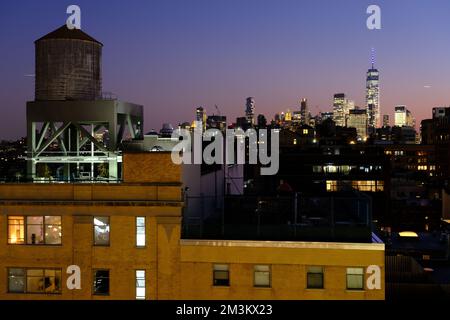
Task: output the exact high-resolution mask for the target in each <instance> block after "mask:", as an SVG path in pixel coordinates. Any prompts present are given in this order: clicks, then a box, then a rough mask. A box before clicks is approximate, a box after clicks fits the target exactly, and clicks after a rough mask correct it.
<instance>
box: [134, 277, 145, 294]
mask: <svg viewBox="0 0 450 320" xmlns="http://www.w3.org/2000/svg"><path fill="white" fill-rule="evenodd" d="M136 300H145V270H136Z"/></svg>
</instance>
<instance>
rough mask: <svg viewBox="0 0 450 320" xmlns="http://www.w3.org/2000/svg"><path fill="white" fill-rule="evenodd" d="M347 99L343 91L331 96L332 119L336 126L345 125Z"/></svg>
mask: <svg viewBox="0 0 450 320" xmlns="http://www.w3.org/2000/svg"><path fill="white" fill-rule="evenodd" d="M348 111H349V110H348V107H347V99H346V98H345V94H344V93H336V94H335V95H334V98H333V121H334V122H335V123H336V125H337V126H341V127H345V120H346V117H347V115H348Z"/></svg>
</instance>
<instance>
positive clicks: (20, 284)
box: [8, 268, 61, 294]
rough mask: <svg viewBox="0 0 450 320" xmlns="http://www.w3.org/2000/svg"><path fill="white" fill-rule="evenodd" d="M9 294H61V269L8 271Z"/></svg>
mask: <svg viewBox="0 0 450 320" xmlns="http://www.w3.org/2000/svg"><path fill="white" fill-rule="evenodd" d="M8 292H11V293H47V294H57V293H61V269H24V268H10V269H8Z"/></svg>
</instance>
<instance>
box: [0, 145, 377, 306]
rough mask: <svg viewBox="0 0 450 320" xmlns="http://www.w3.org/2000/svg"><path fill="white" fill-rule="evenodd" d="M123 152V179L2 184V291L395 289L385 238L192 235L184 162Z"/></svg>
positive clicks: (180, 294) (311, 292)
mask: <svg viewBox="0 0 450 320" xmlns="http://www.w3.org/2000/svg"><path fill="white" fill-rule="evenodd" d="M123 157H124V159H123V160H124V165H123V181H122V182H121V183H115V184H105V183H97V184H96V183H79V184H76V183H58V184H51V183H39V184H37V183H36V184H14V185H13V184H3V185H0V198H1V199H2V200H1V209H0V210H1V215H0V225H1V227H0V237H1V238H3V239H4V241H1V242H0V277H1V278H2V279H5V280H4V281H1V282H0V299H6V300H18V299H67V300H70V299H83V300H87V299H94V300H104V299H127V300H128V299H129V300H131V299H152V300H153V299H377V300H382V299H384V292H385V288H384V244H382V243H330V242H319V243H317V242H301V241H298V242H297V241H296V242H289V241H231V240H210V239H191V240H187V239H181V236H180V235H181V225H182V224H181V220H182V208H183V192H182V188H181V179H182V178H181V177H182V167H181V166H176V165H174V164H173V163H172V161H171V159H170V153H167V152H148V153H142V152H141V153H125V154H124V156H123ZM371 266H377V267H379V268H380V269H379V270H380V274H379V277H380V278H379V286H380V287H379V288H375V289H373V288H371V287H369V285H368V281H369V277H370V272H369V271H370V270H369V269H370V268H371ZM78 267H79V273H78V274H79V275H80V282H79V283H78V282H77V280H74V279H75V278H73V275H76V274H77V272H78V271H77V270H76V269H77V268H78Z"/></svg>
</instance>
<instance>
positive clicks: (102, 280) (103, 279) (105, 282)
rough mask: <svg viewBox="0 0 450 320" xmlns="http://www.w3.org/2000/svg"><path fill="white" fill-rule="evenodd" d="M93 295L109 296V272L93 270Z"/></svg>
mask: <svg viewBox="0 0 450 320" xmlns="http://www.w3.org/2000/svg"><path fill="white" fill-rule="evenodd" d="M93 289H94V295H108V294H109V270H94V288H93Z"/></svg>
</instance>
